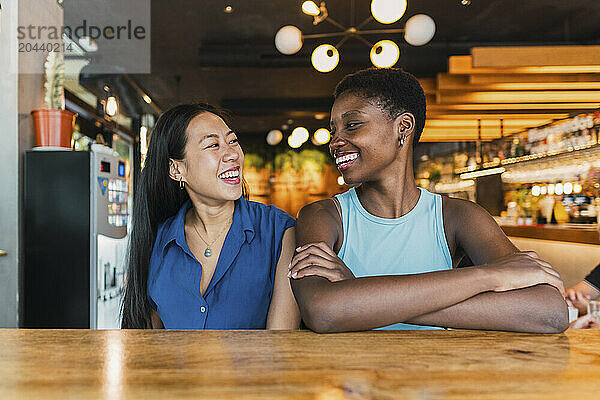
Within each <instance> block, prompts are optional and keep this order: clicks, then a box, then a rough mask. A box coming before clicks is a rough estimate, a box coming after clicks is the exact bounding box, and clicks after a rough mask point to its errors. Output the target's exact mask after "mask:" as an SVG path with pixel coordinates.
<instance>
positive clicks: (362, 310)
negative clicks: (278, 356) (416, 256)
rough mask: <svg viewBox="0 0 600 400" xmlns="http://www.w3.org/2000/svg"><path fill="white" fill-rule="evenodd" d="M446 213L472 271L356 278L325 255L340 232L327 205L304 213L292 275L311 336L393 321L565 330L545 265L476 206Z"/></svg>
mask: <svg viewBox="0 0 600 400" xmlns="http://www.w3.org/2000/svg"><path fill="white" fill-rule="evenodd" d="M328 203H331V202H328ZM444 208H445V211H444V214H445V215H444V224H445V226H446V230H450V236H451V237H450V239H451V240H449V242H452V246H454V247H456V246H461V247H462V248H463V249H464V250H465V251H466V253H467V254H468V255H469V257H470V258H471V260H473V262H474V263H475V264H476V265H477V266H475V267H467V268H460V269H454V270H450V271H439V272H432V273H427V274H418V275H400V276H378V277H365V278H358V279H356V278H354V277H353V276H352V274H351V272H350V273H349V270H348V269H347V267H345V265H343V262H342V261H341V260H340V259H339V258H337V256H336V255H335V253H334V252H333V251H332V250H331V249H332V248H335V244H336V242H337V241H338V240H339V231H340V230H339V229H338V228H339V227H338V225H339V222H338V221H339V217H338V216H337V215H336V214H335V213H336V211H335V209H334V208H333V204H332V203H331V206H329V205H327V203H321V204H319V203H316V204H311V205H309V206H307V207H305V208H304V209H303V210H302V211H301V212H300V215H299V217H298V221H297V228H296V240H297V243H298V245H300V246H302V248H301V249H300V252H299V253H298V254H296V256H295V257H294V260H293V261H292V270H291V272H292V274H296V275H295V279H292V288H293V290H294V294H295V296H296V300H297V302H298V305H299V307H300V310H301V314H302V317H303V319H304V322H305V323H306V325H307V326H308V327H309V328H311V329H312V330H315V331H317V332H339V331H355V330H367V329H373V328H376V327H381V326H386V325H390V324H393V323H397V322H407V323H412V324H419V325H435V326H444V327H453V328H466V329H490V330H507V331H520V332H538V333H558V332H562V331H564V330H565V329H566V328H567V327H568V315H567V306H566V303H565V301H564V299H563V296H562V295H561V293H560V292H559V290H564V289H563V288H562V282H561V281H560V279H559V278H558V276H557V275H558V274H556V272H554V271H553V270H551V268H549V265H548V264H547V263H545V262H543V261H541V260H539V259H537V258H536V257H535V256H533V255H532V254H528V253H521V252H518V250H517V249H516V248H515V247H514V245H512V243H511V242H510V241H509V240H508V239H507V238H506V236H505V235H504V233H503V232H502V230H501V229H500V228H499V227H498V226H497V225H496V223H495V221H494V220H493V219H492V218H491V217H490V216H489V214H487V213H486V212H485V211H484V210H482V209H481V208H480V207H479V206H476V205H475V204H472V203H468V202H456V201H454V200H451V201H450V202H445V204H444ZM336 218H337V220H336ZM313 243H320V244H319V245H311V244H313ZM344 269H345V270H344ZM348 273H349V275H348ZM557 288H558V289H559V290H557Z"/></svg>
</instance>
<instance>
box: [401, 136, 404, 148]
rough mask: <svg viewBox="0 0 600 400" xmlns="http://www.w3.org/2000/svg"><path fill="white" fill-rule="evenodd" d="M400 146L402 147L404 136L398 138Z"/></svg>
mask: <svg viewBox="0 0 600 400" xmlns="http://www.w3.org/2000/svg"><path fill="white" fill-rule="evenodd" d="M400 146H404V136H402V137H401V138H400Z"/></svg>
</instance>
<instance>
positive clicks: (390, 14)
mask: <svg viewBox="0 0 600 400" xmlns="http://www.w3.org/2000/svg"><path fill="white" fill-rule="evenodd" d="M405 11H406V0H373V1H371V14H373V18H375V19H376V20H377V21H378V22H381V23H382V24H392V23H394V22H396V21H398V20H399V19H400V18H402V16H403V15H404V12H405Z"/></svg>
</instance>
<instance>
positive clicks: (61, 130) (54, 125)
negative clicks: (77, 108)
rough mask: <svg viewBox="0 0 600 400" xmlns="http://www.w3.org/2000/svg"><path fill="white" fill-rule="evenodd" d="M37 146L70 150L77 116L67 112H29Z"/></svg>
mask: <svg viewBox="0 0 600 400" xmlns="http://www.w3.org/2000/svg"><path fill="white" fill-rule="evenodd" d="M31 116H32V117H33V126H34V129H35V137H36V139H37V145H38V146H52V147H65V148H69V149H70V148H71V139H72V137H73V127H74V125H75V117H76V116H77V114H75V113H72V112H71V111H67V110H51V109H40V110H33V111H32V112H31Z"/></svg>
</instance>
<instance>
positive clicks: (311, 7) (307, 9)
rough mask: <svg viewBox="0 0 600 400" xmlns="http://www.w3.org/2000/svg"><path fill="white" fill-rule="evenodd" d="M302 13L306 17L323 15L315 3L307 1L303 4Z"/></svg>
mask: <svg viewBox="0 0 600 400" xmlns="http://www.w3.org/2000/svg"><path fill="white" fill-rule="evenodd" d="M302 12H303V13H304V14H306V15H312V16H315V15H319V14H320V13H321V10H320V9H319V6H317V4H316V3H315V2H314V1H311V0H307V1H305V2H304V3H302Z"/></svg>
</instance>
